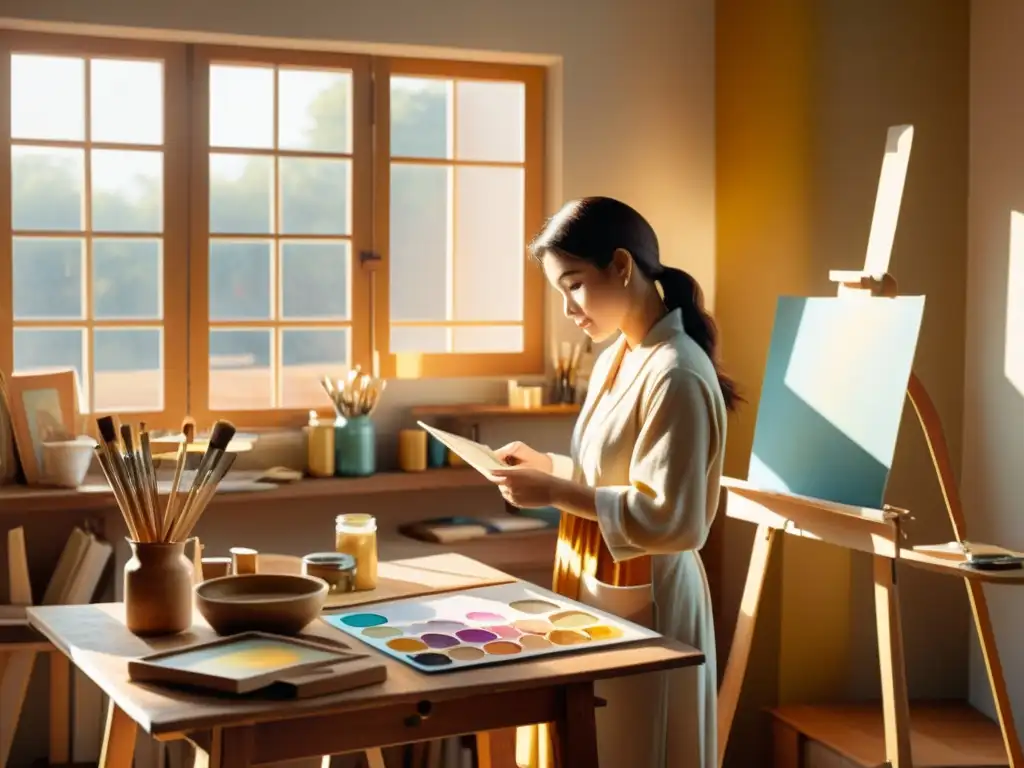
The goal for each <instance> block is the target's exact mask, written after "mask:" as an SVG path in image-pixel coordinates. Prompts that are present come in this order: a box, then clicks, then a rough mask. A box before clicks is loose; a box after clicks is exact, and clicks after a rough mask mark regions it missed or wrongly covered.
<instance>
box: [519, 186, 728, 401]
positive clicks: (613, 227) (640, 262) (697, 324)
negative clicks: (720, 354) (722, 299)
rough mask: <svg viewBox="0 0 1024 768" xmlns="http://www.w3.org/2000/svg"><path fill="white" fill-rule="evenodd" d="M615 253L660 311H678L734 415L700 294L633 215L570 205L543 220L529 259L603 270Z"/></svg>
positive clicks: (592, 204) (589, 204)
mask: <svg viewBox="0 0 1024 768" xmlns="http://www.w3.org/2000/svg"><path fill="white" fill-rule="evenodd" d="M619 248H622V249H624V250H627V251H629V253H630V254H631V255H632V256H633V261H634V262H635V263H636V266H637V268H639V270H640V271H641V272H642V273H643V274H644V276H645V277H647V278H648V279H649V280H652V281H657V282H658V283H660V284H661V290H662V293H663V294H664V301H665V306H666V307H667V308H668V309H669V311H672V310H674V309H678V310H679V311H680V314H681V315H682V320H683V328H684V329H685V331H686V333H687V335H688V336H689V337H690V338H691V339H693V340H694V341H695V342H697V344H698V345H699V346H700V348H701V349H703V350H704V352H705V353H707V356H708V357H709V358H711V362H712V363H713V364H714V366H715V371H716V372H717V374H718V384H719V386H720V387H721V388H722V395H723V397H724V398H725V405H726V407H727V408H728V409H729V410H734V409H735V408H736V405H737V404H738V403H739V402H740V401H742V399H743V398H741V397H740V395H739V392H738V391H737V388H736V384H735V382H733V380H732V379H730V378H729V377H728V376H726V375H725V374H724V373H723V372H722V370H721V369H720V368H719V367H718V360H717V358H716V346H717V341H718V330H717V328H716V327H715V321H714V319H713V318H712V317H711V315H710V314H708V312H707V310H706V309H704V293H703V291H701V289H700V286H699V285H698V284H697V281H696V280H694V279H693V277H692V276H691V275H690V274H689V273H687V272H684V271H683V270H681V269H676V268H675V267H666V266H665V265H663V264H662V263H661V258H660V256H659V253H658V236H657V235H656V234H655V233H654V228H653V227H652V226H651V225H650V224H649V223H648V222H647V219H645V218H644V217H643V216H641V215H640V214H639V213H638V212H637V211H636V210H634V209H633V208H631V207H629V206H628V205H626V204H625V203H622V202H619V201H618V200H613V199H612V198H610V197H585V198H583V199H581V200H573V201H572V202H569V203H566V204H565V205H564V206H563V207H562V209H561V210H560V211H559V212H558V213H556V214H555V215H554V216H552V217H551V218H550V219H548V221H547V223H546V224H545V225H544V228H543V229H542V230H541V231H540V234H538V235H537V237H536V238H534V240H533V242H532V243H530V254H531V255H532V256H533V258H535V259H537V260H540V259H541V258H543V256H544V253H545V252H547V251H555V252H559V253H563V254H565V255H566V256H570V257H573V258H576V259H581V260H583V261H586V262H587V263H589V264H592V265H594V266H595V267H598V268H599V269H605V268H607V267H608V265H609V264H611V263H612V257H613V256H614V254H615V251H616V250H617V249H619Z"/></svg>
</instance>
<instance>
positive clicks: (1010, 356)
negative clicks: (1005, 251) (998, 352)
mask: <svg viewBox="0 0 1024 768" xmlns="http://www.w3.org/2000/svg"><path fill="white" fill-rule="evenodd" d="M1009 258H1010V263H1009V265H1008V266H1007V270H1006V356H1005V361H1006V362H1005V364H1004V370H1005V371H1006V378H1007V380H1008V381H1009V382H1010V383H1011V384H1013V386H1014V387H1016V389H1017V391H1018V392H1020V394H1022V395H1024V213H1021V212H1020V211H1011V212H1010V253H1009Z"/></svg>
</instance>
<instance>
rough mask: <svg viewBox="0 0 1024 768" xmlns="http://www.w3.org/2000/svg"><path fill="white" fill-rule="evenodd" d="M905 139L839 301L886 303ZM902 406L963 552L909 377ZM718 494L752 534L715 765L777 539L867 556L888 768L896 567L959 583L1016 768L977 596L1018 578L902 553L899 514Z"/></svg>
mask: <svg viewBox="0 0 1024 768" xmlns="http://www.w3.org/2000/svg"><path fill="white" fill-rule="evenodd" d="M912 136H913V132H912V129H910V127H909V126H895V127H893V128H890V129H889V136H888V139H889V142H888V146H887V149H888V152H887V156H886V159H885V161H884V162H883V167H882V178H881V179H880V181H879V191H878V198H877V199H876V205H875V215H874V218H873V221H872V232H871V238H870V241H869V244H868V254H867V258H866V260H865V266H864V270H863V271H861V272H831V273H830V274H829V279H830V280H831V281H832V282H834V283H837V284H838V293H839V295H840V296H843V295H846V294H850V293H853V294H857V293H862V294H863V293H867V294H870V295H872V296H885V297H894V296H896V281H895V280H894V279H893V278H892V276H891V275H889V274H888V266H889V255H890V253H891V249H892V241H893V237H894V234H895V226H896V218H897V216H898V212H899V205H900V200H901V198H902V190H903V181H904V178H905V175H906V168H907V161H908V160H909V154H910V145H909V137H912ZM901 137H906V144H905V146H903V147H901V148H899V151H896V145H897V144H898V143H899V140H900V138H901ZM890 155H893V156H890ZM894 192H895V194H894ZM893 208H894V209H895V210H893ZM907 396H908V397H909V399H910V402H911V404H912V405H913V407H914V410H915V412H916V413H917V417H918V421H919V422H920V424H921V429H922V430H923V432H924V436H925V440H926V441H927V443H928V449H929V451H930V453H931V457H932V464H933V466H934V468H935V474H936V477H937V479H938V481H939V486H940V487H941V489H942V495H943V498H944V500H945V504H946V511H947V513H948V514H949V519H950V523H951V524H952V527H953V535H954V537H955V540H956V541H957V542H960V543H963V542H964V541H965V540H966V536H967V530H966V522H965V519H964V513H963V506H962V504H961V501H960V494H959V491H958V489H957V487H956V482H955V480H954V475H953V463H952V461H951V459H950V455H949V448H948V446H947V444H946V438H945V435H944V434H943V432H942V424H941V422H940V420H939V415H938V411H937V410H936V408H935V405H934V403H933V402H932V399H931V398H930V397H929V395H928V393H927V391H926V390H925V388H924V385H923V384H922V383H921V381H920V379H918V378H917V376H916V375H914V374H911V377H910V381H909V384H908V387H907ZM722 486H723V488H724V489H725V491H726V497H727V508H726V514H727V515H728V516H729V517H732V518H736V519H739V520H746V521H748V522H752V523H754V524H755V525H757V532H756V534H755V537H754V546H753V552H752V555H751V561H750V568H749V570H748V572H747V581H746V585H745V586H744V589H743V597H742V600H741V602H740V612H739V619H738V621H737V624H736V632H735V634H734V635H733V643H732V648H731V650H730V653H729V659H728V662H727V664H726V668H725V676H724V678H723V680H722V685H721V687H720V689H719V694H718V764H719V766H721V765H722V763H723V761H724V759H725V751H726V746H727V745H728V742H729V732H730V730H731V728H732V722H733V718H734V717H735V714H736V709H737V705H738V704H739V697H740V692H741V689H742V686H743V678H744V676H745V673H746V668H747V663H748V661H749V658H750V651H751V646H752V644H753V639H754V629H755V625H756V622H757V613H758V606H759V603H760V600H761V593H762V590H763V587H764V583H765V580H766V578H767V574H768V564H769V560H770V556H771V552H772V548H773V545H774V543H775V541H776V538H777V535H776V534H777V532H779V531H782V532H784V533H789V534H791V535H794V536H802V537H804V538H812V539H817V540H819V541H824V542H827V543H830V544H834V545H836V546H840V547H844V548H846V549H850V550H856V551H860V552H867V553H868V554H870V555H872V557H873V560H874V568H873V575H874V592H875V626H876V632H877V637H878V659H879V672H880V674H881V682H882V714H883V720H884V724H885V756H886V761H887V762H888V764H889V765H890V766H891V768H910V767H911V766H912V765H913V758H912V755H911V751H910V702H909V697H908V694H907V680H906V661H905V658H904V652H903V633H902V629H901V624H900V614H899V589H898V581H897V564H898V563H899V562H903V563H906V564H908V565H911V566H913V567H917V568H924V569H926V570H930V571H933V572H936V573H940V574H945V575H947V576H954V577H957V578H961V579H963V581H964V585H965V586H966V588H967V594H968V597H969V599H970V603H971V611H972V613H973V615H974V624H975V628H976V629H977V632H978V639H979V641H980V643H981V649H982V653H983V655H984V658H985V666H986V669H987V671H988V678H989V684H990V686H991V689H992V695H993V698H994V699H995V705H996V712H997V714H998V718H999V726H1000V728H1001V730H1002V734H1003V744H1004V746H1005V748H1006V754H1007V757H1008V759H1009V764H1010V768H1024V753H1022V751H1021V743H1020V738H1019V737H1018V735H1017V730H1016V727H1015V725H1014V721H1013V713H1012V711H1011V709H1010V701H1009V697H1008V695H1007V691H1006V682H1005V680H1004V678H1003V668H1002V664H1001V663H1000V661H999V651H998V649H997V647H996V642H995V637H994V635H993V632H992V620H991V617H990V615H989V612H988V604H987V603H986V601H985V594H984V591H983V584H984V582H990V583H997V584H1024V570H1012V571H978V570H972V569H967V568H960V567H959V566H958V564H957V563H956V562H950V561H949V560H947V559H944V558H941V557H935V556H932V555H928V554H925V553H922V552H918V551H914V550H907V549H903V548H902V547H901V546H900V542H901V527H902V525H903V524H904V521H905V519H906V516H907V513H906V511H905V510H898V509H894V508H891V507H885V508H884V509H868V508H863V507H853V506H849V505H846V504H836V503H833V502H828V501H824V500H821V499H812V498H807V497H804V496H795V495H790V494H785V493H778V492H769V491H762V490H759V489H756V488H752V487H750V486H749V485H748V484H747V483H746V482H744V481H742V480H733V479H730V478H723V482H722Z"/></svg>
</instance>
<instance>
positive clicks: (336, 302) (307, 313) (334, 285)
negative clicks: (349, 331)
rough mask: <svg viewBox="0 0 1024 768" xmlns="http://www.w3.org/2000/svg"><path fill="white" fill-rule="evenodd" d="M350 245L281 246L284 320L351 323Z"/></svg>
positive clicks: (293, 243)
mask: <svg viewBox="0 0 1024 768" xmlns="http://www.w3.org/2000/svg"><path fill="white" fill-rule="evenodd" d="M348 275H349V244H348V241H346V240H340V241H338V242H333V243H332V242H325V241H315V242H310V241H307V242H284V243H281V317H282V318H284V319H288V320H300V319H321V318H324V319H325V318H335V319H348V307H349V283H348Z"/></svg>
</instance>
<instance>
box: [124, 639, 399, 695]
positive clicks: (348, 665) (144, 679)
mask: <svg viewBox="0 0 1024 768" xmlns="http://www.w3.org/2000/svg"><path fill="white" fill-rule="evenodd" d="M339 665H340V666H339ZM328 672H330V673H332V674H331V676H332V677H335V678H336V680H335V681H334V683H333V685H332V684H327V685H324V684H323V682H321V683H320V685H318V686H317V687H318V688H319V689H320V692H326V691H329V690H331V689H333V690H344V689H346V688H354V687H359V686H361V685H369V684H372V683H377V682H382V681H383V680H384V679H385V678H386V674H387V672H386V668H385V666H384V664H383V663H381V662H380V661H378V660H376V659H372V658H371V657H369V655H368V654H366V653H359V652H356V651H352V650H349V649H348V648H345V647H342V646H337V645H333V644H329V643H328V642H326V641H325V642H322V643H320V642H314V641H311V640H306V639H299V638H296V637H284V636H282V635H273V634H268V633H265V632H242V633H239V634H236V635H230V636H228V637H221V638H218V639H216V640H211V641H209V642H205V643H198V644H196V645H190V646H187V647H185V648H176V649H174V650H170V651H161V652H159V653H154V654H151V655H149V656H143V657H142V658H139V659H132V660H131V661H129V662H128V677H129V679H130V680H131V681H132V682H134V683H157V684H163V685H178V686H188V687H195V688H203V689H205V690H208V691H215V692H217V693H228V694H246V693H252V692H253V691H258V690H261V689H263V688H268V687H270V686H274V685H278V684H283V685H285V686H287V685H288V684H289V683H292V685H293V687H295V686H296V685H298V684H299V683H313V682H316V681H317V678H318V677H319V678H323V677H326V676H327V673H328ZM317 673H323V674H322V675H318V674H317ZM293 695H295V692H293Z"/></svg>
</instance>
